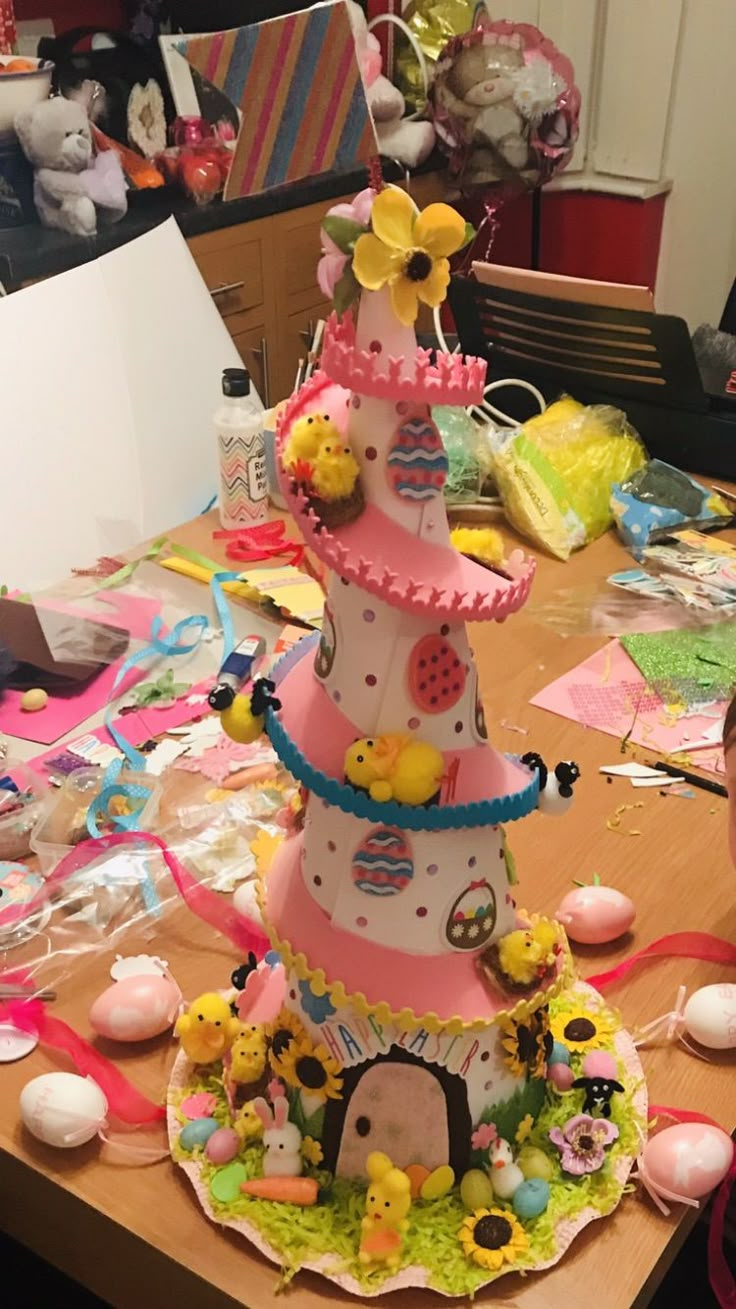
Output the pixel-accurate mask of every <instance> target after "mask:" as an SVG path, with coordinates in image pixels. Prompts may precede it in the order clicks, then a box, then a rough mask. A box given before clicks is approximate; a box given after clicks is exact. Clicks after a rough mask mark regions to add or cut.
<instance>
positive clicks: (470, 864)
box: [468, 854, 478, 868]
mask: <svg viewBox="0 0 736 1309" xmlns="http://www.w3.org/2000/svg"><path fill="white" fill-rule="evenodd" d="M477 862H478V860H477V859H476V857H475V855H474V854H471V856H470V858H469V860H468V868H475V865H476V864H477Z"/></svg>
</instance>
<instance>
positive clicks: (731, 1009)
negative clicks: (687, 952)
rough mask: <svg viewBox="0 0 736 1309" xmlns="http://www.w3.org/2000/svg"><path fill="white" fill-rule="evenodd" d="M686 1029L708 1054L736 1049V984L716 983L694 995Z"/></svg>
mask: <svg viewBox="0 0 736 1309" xmlns="http://www.w3.org/2000/svg"><path fill="white" fill-rule="evenodd" d="M683 1019H684V1022H685V1027H686V1028H687V1030H688V1032H689V1033H690V1035H691V1036H692V1037H693V1039H694V1040H696V1041H699V1042H700V1044H701V1045H705V1046H707V1047H708V1049H709V1050H733V1049H735V1048H736V982H716V984H715V985H714V986H702V987H701V988H700V990H699V991H695V992H694V993H693V994H692V995H691V996H690V999H689V1000H688V1002H687V1004H686V1005H685V1011H684V1013H683Z"/></svg>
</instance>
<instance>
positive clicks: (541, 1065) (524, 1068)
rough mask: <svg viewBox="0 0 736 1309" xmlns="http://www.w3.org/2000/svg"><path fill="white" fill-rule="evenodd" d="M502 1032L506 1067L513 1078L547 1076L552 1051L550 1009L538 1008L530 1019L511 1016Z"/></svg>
mask: <svg viewBox="0 0 736 1309" xmlns="http://www.w3.org/2000/svg"><path fill="white" fill-rule="evenodd" d="M502 1031H503V1036H502V1038H501V1044H502V1046H503V1048H504V1050H505V1052H506V1055H505V1060H506V1066H507V1068H509V1069H510V1071H511V1072H512V1073H513V1075H514V1077H524V1076H526V1075H528V1076H530V1077H545V1076H546V1074H547V1059H548V1057H549V1054H550V1053H551V1050H552V1037H551V1035H550V1031H549V1016H548V1013H547V1009H546V1008H542V1009H537V1010H536V1011H535V1012H534V1013H533V1014H530V1015H529V1017H528V1018H523V1019H522V1018H511V1019H509V1020H508V1022H507V1023H506V1024H505V1025H504V1026H503V1028H502Z"/></svg>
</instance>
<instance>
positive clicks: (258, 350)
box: [251, 336, 271, 409]
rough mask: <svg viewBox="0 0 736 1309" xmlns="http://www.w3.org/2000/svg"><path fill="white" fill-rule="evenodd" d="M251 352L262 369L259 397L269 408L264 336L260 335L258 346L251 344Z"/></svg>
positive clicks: (269, 380)
mask: <svg viewBox="0 0 736 1309" xmlns="http://www.w3.org/2000/svg"><path fill="white" fill-rule="evenodd" d="M251 354H252V355H253V356H254V358H256V359H258V360H259V361H260V364H261V367H262V369H263V395H262V396H261V399H262V401H263V405H264V408H265V409H270V408H271V379H270V377H269V375H268V341H267V340H266V338H265V336H262V337H261V344H260V346H255V345H254V346H252V347H251Z"/></svg>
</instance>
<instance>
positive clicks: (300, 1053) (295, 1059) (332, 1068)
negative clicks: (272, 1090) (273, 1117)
mask: <svg viewBox="0 0 736 1309" xmlns="http://www.w3.org/2000/svg"><path fill="white" fill-rule="evenodd" d="M279 1074H280V1076H281V1077H283V1079H284V1081H285V1082H287V1083H288V1085H289V1086H293V1087H294V1088H295V1089H296V1090H297V1091H305V1092H306V1094H307V1095H313V1096H315V1098H316V1099H319V1100H321V1101H322V1102H324V1101H325V1100H340V1099H342V1078H341V1077H340V1065H339V1064H338V1062H337V1060H336V1059H333V1057H332V1055H331V1054H330V1052H329V1050H328V1049H327V1046H326V1045H313V1044H312V1042H311V1040H310V1039H309V1037H308V1036H307V1034H306V1032H305V1033H304V1034H303V1035H302V1036H300V1037H299V1038H298V1039H297V1040H292V1041H289V1043H288V1044H287V1046H286V1049H285V1050H284V1052H283V1054H282V1055H281V1056H280V1059H279Z"/></svg>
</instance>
